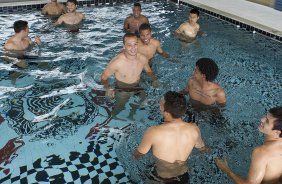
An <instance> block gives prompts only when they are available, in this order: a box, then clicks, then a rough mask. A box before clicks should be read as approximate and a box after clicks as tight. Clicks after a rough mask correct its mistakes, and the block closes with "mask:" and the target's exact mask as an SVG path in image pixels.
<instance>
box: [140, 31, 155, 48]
mask: <svg viewBox="0 0 282 184" xmlns="http://www.w3.org/2000/svg"><path fill="white" fill-rule="evenodd" d="M151 38H152V33H151V31H150V30H149V29H146V30H143V31H141V32H140V39H141V41H142V42H143V43H144V44H146V45H147V44H149V43H150V40H151Z"/></svg>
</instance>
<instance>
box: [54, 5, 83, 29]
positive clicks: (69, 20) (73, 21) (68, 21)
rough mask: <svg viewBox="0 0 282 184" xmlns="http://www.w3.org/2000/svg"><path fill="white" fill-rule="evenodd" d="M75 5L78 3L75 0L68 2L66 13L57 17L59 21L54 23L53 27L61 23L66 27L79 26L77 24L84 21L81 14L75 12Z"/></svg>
mask: <svg viewBox="0 0 282 184" xmlns="http://www.w3.org/2000/svg"><path fill="white" fill-rule="evenodd" d="M77 4H78V3H77V1H76V0H68V1H67V13H66V14H64V15H61V16H60V17H59V19H58V20H57V22H56V23H55V26H56V25H60V24H63V23H64V24H65V25H68V26H77V25H79V23H80V22H81V21H82V20H83V19H84V15H82V13H79V12H76V8H77ZM76 29H78V28H76Z"/></svg>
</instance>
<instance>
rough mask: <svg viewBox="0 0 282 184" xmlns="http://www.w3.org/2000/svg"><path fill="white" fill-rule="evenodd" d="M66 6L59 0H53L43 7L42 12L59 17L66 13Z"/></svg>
mask: <svg viewBox="0 0 282 184" xmlns="http://www.w3.org/2000/svg"><path fill="white" fill-rule="evenodd" d="M65 11H66V8H65V6H64V5H63V4H61V3H58V2H57V0H51V2H50V3H47V4H46V5H45V6H44V7H43V8H42V14H43V15H49V16H55V17H58V16H60V15H62V14H63V13H65Z"/></svg>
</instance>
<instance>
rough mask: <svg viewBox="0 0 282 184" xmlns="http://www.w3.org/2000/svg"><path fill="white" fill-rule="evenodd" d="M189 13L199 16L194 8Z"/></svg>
mask: <svg viewBox="0 0 282 184" xmlns="http://www.w3.org/2000/svg"><path fill="white" fill-rule="evenodd" d="M190 13H192V14H197V16H198V17H199V15H200V12H199V10H198V9H196V8H193V9H192V10H190Z"/></svg>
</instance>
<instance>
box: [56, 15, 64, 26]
mask: <svg viewBox="0 0 282 184" xmlns="http://www.w3.org/2000/svg"><path fill="white" fill-rule="evenodd" d="M63 21H64V15H61V16H60V17H59V18H58V20H57V22H55V23H54V26H58V25H61V24H62V23H63Z"/></svg>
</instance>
